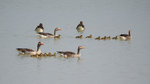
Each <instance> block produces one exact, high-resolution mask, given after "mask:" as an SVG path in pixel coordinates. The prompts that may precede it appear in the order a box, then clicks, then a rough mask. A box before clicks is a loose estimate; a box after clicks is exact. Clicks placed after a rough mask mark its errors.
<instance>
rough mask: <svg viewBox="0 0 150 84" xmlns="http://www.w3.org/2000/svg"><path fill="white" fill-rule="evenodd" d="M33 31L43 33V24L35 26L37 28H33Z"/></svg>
mask: <svg viewBox="0 0 150 84" xmlns="http://www.w3.org/2000/svg"><path fill="white" fill-rule="evenodd" d="M35 31H36V32H37V33H40V32H44V27H43V24H42V23H40V24H39V26H37V27H36V28H35Z"/></svg>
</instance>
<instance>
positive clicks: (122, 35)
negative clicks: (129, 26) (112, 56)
mask: <svg viewBox="0 0 150 84" xmlns="http://www.w3.org/2000/svg"><path fill="white" fill-rule="evenodd" d="M120 39H121V40H130V39H131V30H129V31H128V34H120Z"/></svg>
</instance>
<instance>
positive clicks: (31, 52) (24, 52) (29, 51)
mask: <svg viewBox="0 0 150 84" xmlns="http://www.w3.org/2000/svg"><path fill="white" fill-rule="evenodd" d="M41 45H44V44H43V43H41V42H38V44H37V51H34V50H32V49H29V48H17V49H16V50H17V51H19V54H22V55H37V54H38V55H39V54H41V49H40V46H41Z"/></svg>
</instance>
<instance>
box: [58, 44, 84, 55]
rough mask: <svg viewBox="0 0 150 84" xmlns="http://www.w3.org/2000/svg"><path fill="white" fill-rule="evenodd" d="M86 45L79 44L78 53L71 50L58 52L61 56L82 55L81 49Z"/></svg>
mask: <svg viewBox="0 0 150 84" xmlns="http://www.w3.org/2000/svg"><path fill="white" fill-rule="evenodd" d="M83 48H84V46H78V50H77V53H74V52H71V51H57V53H58V54H60V55H61V56H64V57H65V58H66V57H80V55H81V54H80V50H81V49H83Z"/></svg>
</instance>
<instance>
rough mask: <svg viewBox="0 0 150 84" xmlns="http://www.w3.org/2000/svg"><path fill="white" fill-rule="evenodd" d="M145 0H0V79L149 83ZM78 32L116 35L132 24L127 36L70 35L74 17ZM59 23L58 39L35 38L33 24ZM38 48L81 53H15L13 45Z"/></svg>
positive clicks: (149, 12) (5, 82) (5, 83)
mask: <svg viewBox="0 0 150 84" xmlns="http://www.w3.org/2000/svg"><path fill="white" fill-rule="evenodd" d="M149 4H150V1H149V0H142V1H141V0H113V1H112V0H63V1H61V0H43V1H41V0H32V1H30V0H26V1H20V0H13V1H12V0H1V3H0V14H1V16H0V18H1V19H0V38H1V41H0V44H1V45H0V52H1V56H0V69H1V71H0V83H1V84H10V83H11V84H27V83H28V84H41V83H42V84H50V83H51V84H91V83H93V84H100V83H101V84H142V83H144V84H149V83H150V61H149V60H150V53H149V50H150V46H149V43H150V40H149V39H148V38H149V36H150V34H149V31H150V29H149V27H150V24H149V22H150V5H149ZM81 20H82V21H83V22H84V25H85V27H86V30H85V32H84V33H83V36H84V37H85V36H87V35H90V34H92V35H93V37H97V36H99V35H100V36H105V35H106V36H116V35H119V34H121V33H127V32H128V30H129V29H132V36H133V39H132V40H131V41H120V40H106V41H102V40H100V41H97V40H94V39H93V38H92V39H85V38H83V39H75V38H74V37H75V36H77V35H79V33H77V31H76V29H75V28H76V26H77V24H78V23H79V22H80V21H81ZM39 23H43V25H44V28H45V31H47V32H51V33H53V30H54V28H55V27H60V28H62V31H59V32H58V34H61V35H62V38H61V39H60V40H54V39H39V38H38V37H37V36H36V33H35V31H34V29H35V27H36V26H37V25H38V24H39ZM38 41H42V42H44V44H45V45H44V46H42V47H41V49H42V51H43V52H46V53H47V52H52V53H54V52H56V51H58V50H70V51H74V52H76V51H77V46H78V45H83V46H85V47H86V49H83V50H82V51H81V54H82V55H81V59H80V60H78V59H77V58H69V59H64V58H61V57H59V56H56V58H55V57H43V58H41V59H37V58H32V57H29V56H18V53H17V52H16V50H15V49H16V48H17V47H27V48H32V49H36V45H37V42H38Z"/></svg>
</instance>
